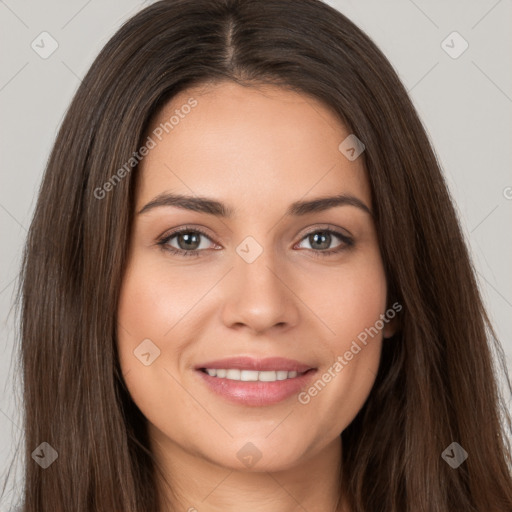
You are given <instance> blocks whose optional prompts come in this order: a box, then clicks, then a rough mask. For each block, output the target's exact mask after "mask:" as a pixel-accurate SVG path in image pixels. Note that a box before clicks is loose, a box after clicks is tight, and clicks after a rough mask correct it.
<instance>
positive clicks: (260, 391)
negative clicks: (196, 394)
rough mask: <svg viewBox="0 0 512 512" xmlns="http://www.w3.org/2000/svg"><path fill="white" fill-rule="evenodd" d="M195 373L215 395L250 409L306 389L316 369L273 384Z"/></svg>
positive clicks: (272, 402) (278, 400) (283, 398)
mask: <svg viewBox="0 0 512 512" xmlns="http://www.w3.org/2000/svg"><path fill="white" fill-rule="evenodd" d="M196 371H197V372H198V373H199V375H200V377H201V378H202V379H203V382H205V383H206V385H207V386H208V387H209V388H210V389H211V390H212V391H213V392H214V393H216V394H217V395H220V396H222V397H224V398H225V399H227V400H228V401H230V402H233V403H237V404H241V405H248V406H252V407H262V406H265V405H272V404H276V403H279V402H281V401H283V400H286V399H287V398H289V397H290V396H292V395H294V394H297V393H299V392H300V391H301V389H303V388H304V387H306V386H307V384H308V383H309V382H310V380H311V379H312V377H313V375H314V374H315V373H316V369H311V370H308V371H307V372H306V373H304V374H302V375H300V376H298V377H294V378H292V379H285V380H276V381H275V382H261V381H249V382H244V381H240V380H232V379H223V378H219V377H211V376H210V375H208V374H207V373H205V372H203V371H201V370H196Z"/></svg>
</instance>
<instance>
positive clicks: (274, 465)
mask: <svg viewBox="0 0 512 512" xmlns="http://www.w3.org/2000/svg"><path fill="white" fill-rule="evenodd" d="M165 123H167V125H166V124H165ZM349 135H350V134H349V132H347V131H346V130H345V128H344V127H343V125H342V124H340V122H339V121H338V120H337V118H336V117H335V116H334V114H332V113H331V112H330V110H329V109H327V108H326V107H325V106H323V104H321V103H320V102H318V101H316V100H314V99H313V98H311V97H309V96H306V95H302V94H297V93H293V92H289V91H286V90H283V89H280V88H276V87H270V86H268V87H265V88H259V89H256V88H249V87H242V86H239V85H235V84H232V83H229V82H225V83H221V84H217V85H216V86H215V87H210V88H209V89H204V90H200V89H189V90H186V91H184V92H182V93H180V94H179V95H178V96H176V97H174V98H173V100H172V102H171V103H169V104H168V105H166V107H165V108H164V110H163V111H161V113H160V114H159V115H158V117H157V119H155V120H154V122H153V125H152V126H151V128H150V132H149V136H150V137H151V140H152V142H150V141H149V139H148V140H147V141H146V142H147V147H148V152H147V155H146V156H145V157H144V159H143V161H142V162H141V164H140V166H139V169H138V171H137V172H138V173H139V175H138V183H137V195H136V211H135V212H134V216H135V221H134V229H133V232H132V236H131V241H130V252H129V259H128V263H127V267H126V273H125V275H124V279H123V283H122V290H121V297H120V304H119V310H118V323H119V329H118V332H119V336H118V340H117V343H118V352H119V357H120V363H121V368H122V371H123V374H124V378H125V381H126V385H127V387H128V390H129V392H130V394H131V396H132V398H133V400H134V402H135V403H136V404H137V406H138V407H139V409H140V410H141V411H142V413H143V414H144V416H145V417H146V418H147V420H148V427H149V432H150V436H151V438H152V442H154V443H155V446H156V445H158V447H159V449H160V450H162V453H167V454H176V453H182V454H184V453H185V454H187V456H194V457H196V458H200V459H203V460H204V459H206V460H208V461H209V462H211V463H214V464H217V465H221V466H224V467H230V468H238V469H240V468H251V467H253V466H254V467H256V469H257V470H258V471H263V470H279V469H285V468H290V467H292V466H294V465H297V464H299V463H300V461H306V460H307V459H309V458H311V457H313V456H315V455H318V454H320V453H322V452H324V451H325V450H328V449H329V446H331V448H332V444H333V443H336V442H338V440H339V435H340V433H341V432H342V431H343V430H344V429H345V427H346V426H347V425H348V424H349V423H350V422H351V421H352V420H353V418H354V417H355V415H356V414H357V412H358V411H359V410H360V409H361V407H362V406H363V404H364V402H365V400H366V398H367V397H368V394H369V392H370V389H371V387H372V385H373V383H374V380H375V376H376V374H377V370H378V365H379V357H380V352H381V343H382V338H383V337H389V336H390V335H392V334H393V332H394V331H393V328H392V325H393V323H392V322H389V323H387V322H386V323H384V329H383V330H379V331H378V334H372V335H368V332H369V331H368V329H370V328H373V331H371V333H374V332H375V326H376V325H377V327H379V326H380V327H381V329H382V323H383V322H379V320H380V319H382V318H383V316H384V314H385V312H386V280H385V275H384V269H383V263H382V260H381V255H380V251H379V246H378V242H377V236H376V231H375V226H374V222H373V219H372V216H371V214H370V213H369V212H368V211H365V210H366V208H367V209H370V208H371V195H370V188H369V184H368V180H367V177H366V175H365V169H364V166H363V162H362V157H358V158H355V156H357V152H356V151H351V149H350V147H351V146H354V144H352V145H351V143H350V142H351V139H348V141H346V142H345V143H344V144H343V145H342V148H341V149H339V146H340V143H342V142H343V141H344V140H345V139H346V138H347V136H349ZM357 149H358V148H357V147H355V150H357ZM142 153H145V151H142ZM347 156H349V157H350V158H348V157H347ZM113 193H115V192H113ZM171 194H172V195H173V196H186V197H190V198H191V199H189V200H185V199H182V200H181V201H180V203H179V204H178V203H176V202H174V203H173V200H172V198H171V196H170V195H171ZM166 195H168V197H166ZM335 196H352V197H353V198H355V200H351V201H345V202H343V201H341V202H337V203H335V202H334V201H333V202H331V204H326V203H316V204H315V202H314V201H315V200H317V199H320V198H322V199H323V198H334V197H335ZM205 198H208V201H209V202H199V200H201V201H203V200H205ZM298 203H305V205H304V206H299V205H298ZM359 203H360V204H359ZM221 205H222V207H221ZM320 206H321V207H320ZM182 228H185V232H184V233H182V234H177V235H176V234H173V232H174V231H176V230H181V229H182ZM327 230H331V231H330V232H329V231H327ZM185 250H188V251H190V252H189V254H186V255H183V251H185ZM173 251H177V252H176V253H175V252H173ZM180 251H181V253H180ZM381 315H382V316H381ZM365 329H366V331H365ZM365 333H366V336H365ZM363 340H365V341H363ZM356 347H359V350H358V349H357V348H356ZM228 358H235V359H233V360H231V361H220V360H225V359H228ZM237 358H238V359H237ZM241 358H243V359H241ZM272 358H285V359H286V360H288V361H283V360H277V359H274V360H272ZM262 360H263V361H262ZM204 368H208V369H209V370H210V372H209V373H211V374H212V375H211V376H210V375H209V374H208V373H207V372H206V371H205V370H204ZM294 368H295V370H294ZM202 369H203V370H202ZM214 369H217V370H223V371H221V372H219V375H216V374H215V373H214V372H213V370H214ZM224 370H231V371H228V372H226V371H224ZM258 370H259V371H258ZM306 370H307V371H306ZM293 371H296V372H298V374H297V376H295V375H294V373H293ZM304 371H306V373H304V374H303V375H301V374H302V372H304ZM260 372H261V373H260ZM239 379H249V381H246V380H239ZM252 379H257V380H252ZM281 379H282V380H281Z"/></svg>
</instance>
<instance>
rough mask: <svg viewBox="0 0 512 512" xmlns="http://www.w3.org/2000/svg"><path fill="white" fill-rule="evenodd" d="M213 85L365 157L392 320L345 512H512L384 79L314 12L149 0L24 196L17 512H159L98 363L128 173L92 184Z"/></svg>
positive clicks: (473, 285) (127, 215)
mask: <svg viewBox="0 0 512 512" xmlns="http://www.w3.org/2000/svg"><path fill="white" fill-rule="evenodd" d="M223 80H231V81H234V82H236V83H239V84H241V85H243V86H248V87H250V86H253V85H257V84H274V85H279V86H282V87H285V88H288V89H290V90H294V91H298V92H302V93H305V94H309V95H311V96H313V97H315V98H318V99H319V100H321V101H323V102H324V103H325V104H326V105H327V106H328V107H330V108H331V109H332V111H333V112H334V113H335V114H336V115H338V116H339V119H340V121H341V122H342V123H344V125H345V126H346V127H347V129H349V130H350V133H354V134H356V135H357V137H358V138H359V139H360V140H361V141H363V143H364V145H365V147H366V149H365V151H364V153H363V155H362V158H364V163H365V167H366V170H367V174H368V179H369V181H370V185H371V191H372V199H373V205H372V206H373V210H374V212H375V221H376V224H377V226H376V227H377V233H378V238H379V244H380V249H381V254H382V258H383V262H384V266H385V271H386V276H387V281H388V287H389V290H390V297H391V298H392V299H393V300H392V301H395V300H397V301H398V302H399V303H400V304H401V305H402V306H403V309H402V311H401V312H400V330H399V332H398V333H397V334H396V335H395V336H394V337H393V338H391V339H390V340H386V341H385V342H384V345H383V351H382V359H381V365H380V368H379V373H378V375H377V378H376V381H375V384H374V387H373V388H372V391H371V393H370V396H369V397H368V400H367V401H366V402H365V404H364V406H363V407H362V409H361V410H360V412H359V413H358V415H357V416H356V418H355V419H354V421H353V422H352V423H351V424H350V425H349V426H348V427H347V428H346V429H345V430H344V431H343V433H342V434H341V437H342V446H343V452H342V457H343V460H342V462H343V464H342V466H343V483H341V482H340V488H341V486H342V485H343V488H344V492H346V493H347V496H348V499H349V503H350V505H351V507H352V510H353V511H354V512H363V511H364V512H369V511H372V512H373V511H379V512H380V511H383V512H392V511H404V512H406V511H407V512H441V511H442V512H445V511H447V510H450V511H451V510H464V511H465V512H470V511H478V512H489V511H503V512H505V511H510V510H512V477H511V467H512V460H511V459H512V456H511V446H510V441H509V439H508V438H507V436H509V435H510V433H511V432H512V422H511V418H510V415H509V413H508V412H507V410H506V407H505V401H504V398H503V396H502V395H501V394H500V390H499V386H498V378H499V371H502V373H503V376H504V377H505V381H506V383H507V384H508V387H509V389H510V388H511V386H510V379H509V377H508V375H507V373H506V372H507V369H506V366H505V363H504V356H503V351H502V349H501V346H500V344H499V342H498V341H497V339H496V335H495V332H494V331H493V328H492V326H491V322H490V321H489V318H488V316H487V313H486V311H485V309H484V306H483V303H482V299H481V296H480V294H479V290H478V287H477V282H476V279H475V270H474V268H473V266H472V262H471V260H470V257H469V255H468V251H467V248H466V245H465V242H464V238H463V236H462V234H461V229H460V227H459V222H458V219H457V215H456V212H455V210H454V207H453V202H452V199H451V197H450V195H449V192H448V189H447V186H446V183H445V181H444V179H443V176H442V172H441V169H440V165H439V163H438V162H437V160H436V157H435V154H434V151H433V149H432V147H431V145H430V142H429V140H428V137H427V135H426V133H425V130H424V128H423V126H422V124H421V122H420V120H419V118H418V115H417V113H416V111H415V109H414V107H413V105H412V103H411V101H410V99H409V97H408V95H407V92H406V90H405V89H404V87H403V85H402V84H401V83H400V80H399V78H398V77H397V74H396V72H395V71H394V69H393V67H392V66H391V64H390V63H389V62H388V60H387V59H386V57H385V56H384V55H383V54H382V53H381V52H380V51H379V49H378V48H377V47H376V45H375V44H374V43H373V42H372V41H371V40H370V39H369V37H368V36H366V35H365V34H364V33H363V32H362V31H361V30H360V29H358V28H357V27H356V26H355V25H354V24H353V23H352V22H351V21H350V20H349V19H347V18H346V17H345V16H344V15H343V14H341V13H340V12H338V11H337V10H335V9H334V8H332V7H329V6H328V5H326V4H324V3H322V2H320V1H318V0H173V1H171V0H162V1H159V2H156V3H154V4H152V5H150V6H149V7H147V8H145V9H144V10H142V11H141V12H139V13H138V14H137V15H136V16H134V17H133V18H131V19H130V20H129V21H128V22H126V23H125V24H124V25H123V26H122V27H121V28H120V29H119V30H118V32H117V33H116V34H115V35H114V36H113V37H112V38H111V40H110V41H109V42H108V43H107V44H106V46H105V47H104V48H103V50H102V51H101V53H100V54H99V56H98V57H97V58H96V60H95V61H94V63H93V64H92V66H91V69H90V70H89V72H88V73H87V75H86V76H85V78H84V80H83V83H82V84H81V86H80V87H79V89H78V91H77V92H76V95H75V97H74V99H73V101H72V103H71V105H70V107H69V110H68V111H67V114H66V116H65V119H64V121H63V123H62V126H61V128H60V131H59V133H58V136H57V139H56V141H55V145H54V147H53V150H52V152H51V155H50V158H49V161H48V164H47V167H46V171H45V174H44V178H43V181H42V185H41V188H40V192H39V197H38V202H37V206H36V209H35V213H34V217H33V221H32V224H31V226H30V231H29V234H28V237H27V242H26V247H25V251H24V255H23V266H22V273H21V278H20V282H19V289H18V290H19V291H18V294H19V295H18V302H20V301H21V315H20V343H21V346H20V361H21V363H20V364H21V368H22V372H23V400H24V404H23V407H24V432H25V446H24V457H25V461H24V476H25V482H24V489H23V508H22V510H23V512H44V511H50V510H51V511H52V512H54V511H56V512H64V511H70V510H73V511H74V512H92V511H101V512H105V511H125V512H126V511H130V512H143V511H144V512H154V511H158V510H160V508H159V505H158V498H157V489H156V484H155V480H156V471H157V470H158V468H157V467H156V465H155V463H154V459H153V455H152V453H151V451H150V450H149V444H148V437H147V431H146V422H145V418H144V417H143V415H142V413H141V412H140V411H139V410H138V408H137V407H136V406H135V404H134V403H133V401H132V400H131V398H130V396H129V394H128V392H127V389H126V387H125V385H124V381H123V377H122V375H121V371H120V366H119V362H118V358H117V354H116V349H115V339H116V333H117V329H118V325H117V323H116V310H117V303H118V295H119V289H120V283H121V280H122V277H123V269H124V266H125V261H126V250H127V244H128V241H129V236H130V231H131V225H132V224H131V223H132V219H131V212H132V210H133V201H134V192H135V187H134V185H135V176H136V172H137V168H136V166H133V169H131V170H126V169H125V173H122V174H123V176H122V179H118V180H117V179H116V180H115V183H114V184H113V185H112V187H107V188H105V187H104V184H105V183H107V182H109V181H110V182H111V183H112V181H111V180H112V177H113V176H114V175H116V173H118V170H119V169H120V168H122V167H123V165H125V163H126V162H127V161H128V160H129V159H130V157H131V156H132V155H133V154H134V152H136V151H137V150H138V148H140V146H141V144H142V143H143V139H144V134H145V133H146V130H147V128H148V126H149V123H150V121H151V119H152V118H153V116H154V115H155V114H156V113H157V112H158V111H159V109H160V108H161V107H162V106H163V105H164V104H165V103H166V102H167V101H168V100H169V99H171V98H172V97H173V96H174V95H175V94H177V93H178V92H180V91H182V90H184V89H186V88H188V87H190V86H192V85H198V84H205V83H215V82H219V81H223ZM340 142H341V141H340ZM117 176H118V177H119V174H117ZM102 187H103V188H102ZM99 189H101V190H103V192H98V190H99ZM100 195H101V196H102V197H98V196H100ZM494 356H496V357H495V358H494ZM496 362H499V363H500V365H501V366H500V368H498V366H497V365H496ZM42 442H47V443H48V444H49V445H50V446H51V447H53V448H54V449H55V450H56V451H57V452H58V459H57V461H56V462H55V463H53V464H51V465H50V466H49V467H48V468H46V469H42V468H41V467H40V466H39V465H38V464H36V463H35V462H34V460H32V456H31V454H32V452H33V451H34V450H35V448H36V447H38V446H39V445H40V444H41V443H42ZM452 442H457V443H458V444H460V445H461V446H462V447H463V449H464V450H465V451H466V452H467V454H468V458H467V460H465V462H464V463H463V464H461V465H460V466H459V467H458V468H456V469H454V468H452V467H451V466H450V465H449V464H447V463H446V462H445V460H443V457H442V453H443V451H444V450H445V449H446V448H447V447H449V446H450V445H451V443H452ZM171 484H172V482H171Z"/></svg>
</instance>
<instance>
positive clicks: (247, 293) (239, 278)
mask: <svg viewBox="0 0 512 512" xmlns="http://www.w3.org/2000/svg"><path fill="white" fill-rule="evenodd" d="M250 261H251V260H250V259H244V258H243V257H241V256H239V255H238V254H236V255H235V258H234V268H233V269H232V270H231V272H230V273H229V276H228V281H227V283H226V286H225V288H224V290H223V293H224V294H225V295H224V297H223V306H222V320H223V322H224V324H225V325H226V326H228V327H230V328H233V327H234V328H238V329H240V328H242V327H244V326H245V327H246V328H247V329H249V330H251V331H252V332H253V333H254V334H256V333H263V332H268V331H269V330H271V329H280V330H282V331H284V330H288V329H290V328H293V327H294V326H296V325H297V324H298V321H299V317H300V311H299V304H300V299H299V298H298V296H297V295H296V294H295V293H294V282H293V281H294V278H293V275H292V273H291V272H290V271H289V270H288V271H285V270H284V265H282V264H281V263H279V264H278V262H277V261H276V258H275V255H274V252H273V251H272V250H270V249H266V250H263V252H262V253H261V254H260V255H259V256H258V257H257V258H256V259H255V260H254V261H252V262H250Z"/></svg>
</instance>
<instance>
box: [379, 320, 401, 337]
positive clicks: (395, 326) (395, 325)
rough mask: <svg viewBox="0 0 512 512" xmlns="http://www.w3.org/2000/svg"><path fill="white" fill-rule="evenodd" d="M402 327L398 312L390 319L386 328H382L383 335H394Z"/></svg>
mask: <svg viewBox="0 0 512 512" xmlns="http://www.w3.org/2000/svg"><path fill="white" fill-rule="evenodd" d="M399 328H400V321H399V319H398V314H397V315H396V316H395V317H394V318H392V319H390V320H389V321H388V322H387V323H386V324H385V325H384V329H382V336H383V338H384V339H387V338H391V337H393V336H394V335H395V334H396V333H397V332H398V331H399Z"/></svg>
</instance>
